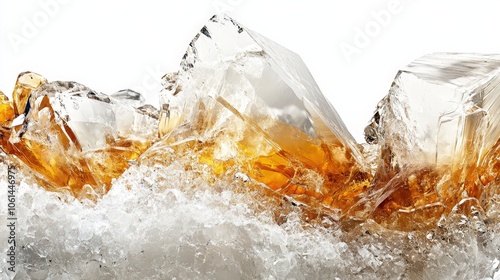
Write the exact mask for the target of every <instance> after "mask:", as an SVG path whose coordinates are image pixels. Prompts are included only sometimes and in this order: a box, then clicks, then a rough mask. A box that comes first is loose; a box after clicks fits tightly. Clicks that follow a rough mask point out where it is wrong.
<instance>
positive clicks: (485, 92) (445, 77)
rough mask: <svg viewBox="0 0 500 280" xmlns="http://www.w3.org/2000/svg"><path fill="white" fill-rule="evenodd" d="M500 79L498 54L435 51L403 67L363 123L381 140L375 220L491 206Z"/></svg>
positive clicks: (410, 219) (399, 222)
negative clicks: (370, 120)
mask: <svg viewBox="0 0 500 280" xmlns="http://www.w3.org/2000/svg"><path fill="white" fill-rule="evenodd" d="M499 85H500V55H479V54H452V53H437V54H431V55H426V56H424V57H422V58H420V59H418V60H416V61H414V62H412V63H411V64H409V65H408V66H407V67H405V68H404V69H403V70H401V71H399V73H398V74H397V76H396V78H395V80H394V82H393V84H392V86H391V89H390V91H389V94H388V95H387V96H386V97H385V98H384V99H383V100H382V101H381V102H380V103H379V105H378V107H377V110H376V112H375V115H374V117H373V119H372V122H371V123H370V125H369V126H368V127H367V128H366V129H365V135H366V140H367V142H370V143H373V144H378V145H379V146H380V155H379V157H378V158H377V161H378V163H377V166H378V167H377V172H376V175H375V178H374V185H373V188H372V189H371V196H370V195H369V196H368V197H369V199H367V205H369V206H368V207H367V208H368V209H374V208H376V209H375V214H374V216H375V219H376V220H378V221H380V222H382V223H385V224H386V225H389V226H396V227H398V228H406V229H414V228H418V227H419V226H422V225H425V224H427V225H428V226H432V225H433V224H434V222H435V219H436V218H438V217H439V216H441V215H442V214H446V213H449V212H450V211H452V210H453V209H462V208H463V209H467V207H462V206H461V207H458V208H457V206H458V205H462V204H463V203H465V205H469V206H471V205H473V206H474V207H479V208H481V207H483V208H485V209H487V208H488V207H490V206H489V198H488V197H491V196H492V195H493V194H494V193H498V191H495V189H497V187H498V172H499V164H498V157H499V156H500V155H499V153H498V151H499V146H500V141H499V138H500V127H499V126H498V123H499V120H500V114H499V113H500V87H499ZM495 186H497V187H495ZM371 211H373V210H371ZM464 211H465V212H467V211H468V210H464ZM415 222H416V223H415Z"/></svg>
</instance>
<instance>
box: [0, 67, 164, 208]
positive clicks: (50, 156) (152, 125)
mask: <svg viewBox="0 0 500 280" xmlns="http://www.w3.org/2000/svg"><path fill="white" fill-rule="evenodd" d="M13 98H14V102H13V103H12V104H9V103H8V101H4V103H5V104H9V106H7V105H5V107H3V108H2V109H3V110H2V115H6V118H5V119H4V123H3V125H2V126H3V129H2V135H1V136H2V137H1V141H0V146H1V147H2V149H3V150H4V151H6V152H7V153H9V154H12V155H15V156H16V157H17V158H18V159H19V160H21V161H22V162H23V163H24V164H26V165H27V166H28V167H29V168H31V169H32V170H33V171H35V172H36V175H37V177H38V178H39V179H40V184H41V185H43V186H45V187H46V188H47V189H51V190H56V191H64V190H68V191H70V192H71V193H73V194H74V195H76V196H79V197H88V198H93V199H95V197H96V195H102V194H104V193H106V191H107V190H108V189H109V187H110V184H111V180H112V179H113V178H117V177H118V176H120V174H121V173H122V172H123V171H124V170H125V169H126V168H128V167H129V161H131V160H134V159H136V158H137V157H138V156H139V155H140V154H141V153H142V152H143V151H144V150H145V149H146V148H147V147H149V146H150V145H151V143H153V142H154V141H155V140H156V138H157V130H158V120H157V118H158V117H157V113H156V117H155V116H154V114H146V113H144V112H143V111H141V110H140V109H137V108H134V107H133V106H132V105H131V102H132V101H133V102H136V103H135V105H142V102H143V100H144V98H143V97H141V96H140V94H137V93H134V92H127V91H123V92H119V93H117V94H116V95H114V96H113V97H111V98H110V97H109V96H107V95H105V94H102V93H98V92H95V91H93V90H91V89H89V88H87V87H85V86H83V85H81V84H78V83H75V82H60V81H55V82H50V83H49V82H47V81H46V79H45V78H43V77H42V76H40V75H38V74H36V73H31V72H26V73H22V74H20V75H19V77H18V80H17V83H16V87H15V89H14V93H13ZM124 100H125V101H124Z"/></svg>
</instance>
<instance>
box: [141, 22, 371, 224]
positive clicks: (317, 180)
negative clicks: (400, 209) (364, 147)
mask: <svg viewBox="0 0 500 280" xmlns="http://www.w3.org/2000/svg"><path fill="white" fill-rule="evenodd" d="M164 82H165V88H166V93H165V94H164V96H163V105H162V108H163V110H162V112H161V113H160V133H161V134H162V135H165V137H164V138H163V139H162V141H161V142H160V143H158V144H157V145H156V146H155V147H153V148H152V149H150V150H149V151H148V152H146V153H145V155H144V156H143V158H144V159H145V160H146V159H150V158H155V157H156V158H167V154H168V152H166V151H170V150H171V149H173V150H174V153H175V158H183V157H190V158H191V159H192V160H193V161H194V162H199V163H202V164H207V165H208V166H209V167H210V168H212V169H213V172H214V173H215V174H225V173H227V172H235V171H241V172H243V173H245V174H247V175H248V176H250V178H251V179H253V180H256V181H257V182H260V183H262V184H263V186H266V187H269V188H271V189H272V190H274V191H276V192H277V193H279V194H283V195H287V196H289V197H292V198H293V199H295V200H296V201H298V202H303V203H306V204H307V205H319V206H321V207H326V208H329V209H330V210H335V211H339V210H340V214H341V212H342V211H343V210H346V209H348V208H349V207H350V206H351V205H352V204H353V203H355V202H356V201H357V199H358V195H359V194H360V193H362V192H364V191H365V190H366V188H367V187H368V185H369V181H370V179H371V175H370V174H369V173H368V172H367V171H366V167H365V165H364V160H363V157H362V155H361V151H360V148H359V147H358V145H357V144H356V142H355V141H354V139H353V138H352V136H351V135H350V134H349V132H348V130H347V129H346V127H345V125H344V123H343V122H342V120H341V119H340V117H339V116H338V114H337V112H336V111H335V109H334V108H333V106H332V105H331V104H330V103H329V102H328V101H327V100H326V98H325V97H324V96H323V95H322V93H321V91H320V90H319V88H318V86H317V85H316V83H315V81H314V79H313V78H312V76H311V74H310V73H309V71H308V69H307V67H306V66H305V65H304V63H303V61H302V60H301V59H300V57H299V56H298V55H297V54H295V53H293V52H291V51H289V50H287V49H285V48H283V47H282V46H280V45H278V44H276V43H274V42H273V41H271V40H269V39H267V38H264V37H263V36H261V35H259V34H257V33H255V32H253V31H251V30H248V29H247V28H245V27H243V26H241V25H240V24H238V23H236V22H235V21H233V20H232V19H230V18H228V17H217V16H215V17H213V18H212V19H211V20H210V21H209V22H208V23H207V25H206V26H204V27H203V28H202V29H201V31H200V33H198V34H197V35H196V36H195V38H194V39H193V41H192V42H191V44H190V45H189V48H188V50H187V52H186V54H185V55H184V58H183V60H182V62H181V69H180V71H179V72H178V73H175V74H168V75H166V76H165V77H164ZM337 214H339V213H336V214H335V215H337Z"/></svg>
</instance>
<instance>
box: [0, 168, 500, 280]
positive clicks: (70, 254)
mask: <svg viewBox="0 0 500 280" xmlns="http://www.w3.org/2000/svg"><path fill="white" fill-rule="evenodd" d="M6 171H7V166H5V165H4V164H0V172H1V173H0V174H1V182H0V186H2V190H3V191H1V192H0V201H1V203H0V206H1V208H0V221H2V224H3V223H6V221H7V219H6V218H7V217H6V208H7V207H6V204H7V203H6V201H7V191H6V188H5V186H7V183H6ZM144 174H146V175H147V176H148V178H149V179H146V180H143V179H142V178H144ZM18 176H21V175H18ZM155 176H157V177H155ZM189 176H190V174H189V173H186V172H185V171H184V169H183V168H181V167H180V166H176V165H175V164H174V165H172V166H170V167H169V168H163V169H161V172H160V169H155V168H145V167H143V169H142V170H139V168H131V169H130V170H129V171H127V172H126V173H125V174H124V176H122V177H121V178H120V179H119V180H117V181H116V182H115V183H114V186H113V188H112V190H111V191H110V192H109V194H108V195H106V196H105V197H104V198H103V199H102V201H100V202H99V203H98V204H97V205H96V206H94V207H88V206H85V205H83V204H82V203H80V202H78V201H75V200H73V201H69V202H62V201H61V200H60V199H59V198H58V196H59V197H60V196H61V195H58V194H54V193H49V192H46V191H45V190H42V189H40V188H38V187H36V186H30V185H28V184H26V183H22V184H21V186H20V188H19V192H18V194H17V213H18V222H17V223H18V227H17V229H16V238H17V242H18V250H17V260H18V263H17V265H16V269H17V275H15V277H14V279H46V278H49V279H168V278H173V277H177V278H178V279H491V278H494V279H500V273H499V272H498V269H499V261H498V259H497V258H498V257H500V227H499V226H498V225H495V224H493V225H490V226H489V228H488V232H487V233H486V234H484V235H482V236H478V234H477V233H474V231H473V230H470V229H467V228H465V229H464V230H463V231H461V232H459V231H457V233H456V234H457V235H458V237H457V240H459V242H454V241H446V240H441V239H440V238H439V239H438V238H434V239H432V240H426V239H420V240H419V239H417V240H415V239H412V238H411V234H407V233H397V232H396V233H389V234H385V235H380V234H376V233H375V234H374V233H373V232H372V233H366V234H363V235H362V236H361V237H359V238H358V239H357V240H355V241H345V242H343V241H341V240H343V239H342V237H343V236H345V235H346V233H345V232H342V231H341V230H340V229H324V228H308V229H304V228H303V227H302V225H303V222H302V221H301V220H300V219H299V218H297V217H289V219H288V222H286V223H284V224H283V225H281V226H279V225H277V224H276V223H275V222H274V221H273V220H272V219H271V218H270V217H271V215H270V213H256V212H255V211H254V210H253V209H252V207H251V205H250V204H249V202H251V198H250V197H248V196H249V195H250V194H237V193H234V192H232V191H230V190H220V187H224V186H219V190H217V188H216V189H214V188H209V187H207V186H204V185H203V184H202V183H199V182H197V181H196V179H195V178H194V177H189ZM159 177H162V178H168V180H169V181H168V185H169V186H168V187H169V189H167V190H164V191H155V190H154V189H155V185H154V183H153V184H152V185H153V187H152V188H150V187H147V186H148V185H151V183H152V182H154V181H156V180H158V179H159ZM18 179H19V177H18ZM187 181H191V182H192V183H186V182H187ZM148 182H149V183H148ZM186 184H192V186H193V188H189V186H188V188H186V187H184V188H182V189H183V190H184V191H181V188H176V186H181V185H184V186H185V185H186ZM127 185H128V186H130V187H131V188H130V189H127V187H126V186H127ZM194 187H195V188H194ZM152 189H153V190H152ZM186 189H191V192H190V193H188V192H186V191H185V190H186ZM292 216H293V215H292ZM5 228H6V227H5V226H2V230H1V231H0V249H1V252H2V254H1V256H0V278H1V279H9V278H11V277H13V276H14V275H13V274H11V273H8V271H7V270H6V269H7V264H6V260H5V257H6V255H5V252H6V245H7V232H6V230H5ZM387 236H394V237H389V238H388V237H387ZM410 240H411V241H410Z"/></svg>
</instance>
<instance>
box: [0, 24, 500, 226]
mask: <svg viewBox="0 0 500 280" xmlns="http://www.w3.org/2000/svg"><path fill="white" fill-rule="evenodd" d="M499 84H500V58H499V56H494V55H470V54H469V55H467V54H432V55H428V56H425V57H423V58H421V59H418V60H416V61H415V62H413V63H411V64H410V65H408V66H407V67H406V68H405V69H403V70H401V71H400V72H399V73H398V75H397V76H396V79H395V81H394V83H393V85H392V87H391V89H390V92H389V94H388V95H387V96H386V97H385V98H384V99H383V100H382V101H381V102H380V103H379V105H378V107H377V109H376V112H375V115H374V117H373V120H372V122H371V123H370V125H369V126H368V127H367V128H366V129H365V134H366V139H367V142H368V143H369V144H371V146H369V145H367V144H364V145H360V144H358V143H356V141H355V140H354V139H353V137H352V136H351V135H350V133H349V131H348V130H347V128H346V127H345V125H344V124H343V122H342V120H341V119H340V117H339V116H338V114H337V112H336V111H335V109H334V108H333V106H331V104H330V103H329V102H328V101H327V100H326V98H325V97H324V96H323V95H322V93H321V91H320V90H319V88H318V86H317V85H316V83H315V82H314V79H313V78H312V76H311V74H310V73H309V71H308V70H307V67H306V66H305V65H304V63H303V62H302V60H301V59H300V57H298V56H297V55H296V54H295V53H293V52H291V51H289V50H287V49H285V48H283V47H281V46H279V45H277V44H276V43H274V42H272V41H270V40H269V39H267V38H264V37H262V36H261V35H259V34H257V33H255V32H253V31H251V30H248V29H246V28H244V27H243V26H241V25H239V24H238V23H236V22H235V21H233V20H232V19H230V18H228V17H213V18H212V19H211V20H210V21H209V22H208V23H207V25H206V26H204V27H203V29H202V31H201V32H200V33H199V34H198V35H196V36H195V38H194V39H193V41H192V42H191V43H190V45H189V48H188V50H187V52H186V54H185V55H184V57H183V60H182V62H181V68H180V70H179V72H177V73H173V74H167V75H165V77H164V85H165V91H164V92H162V94H161V102H160V103H161V104H160V108H161V110H160V112H159V113H157V112H156V109H154V108H153V107H151V106H148V105H143V103H142V102H143V101H142V100H143V98H142V97H141V96H140V94H138V93H135V92H132V91H122V92H119V93H117V94H114V95H111V96H107V95H104V94H101V93H97V92H95V91H92V90H90V89H88V88H86V87H85V86H83V85H80V84H77V83H73V82H51V83H48V82H47V81H46V80H45V79H44V78H43V77H41V76H39V75H37V74H34V73H29V72H28V73H22V74H21V75H20V76H19V78H18V81H17V83H16V87H15V90H14V92H13V102H9V101H8V98H7V97H6V96H5V95H3V94H1V95H0V117H1V120H2V121H1V122H2V129H1V141H0V146H1V147H2V149H3V150H4V151H5V152H6V153H8V154H11V155H14V156H16V157H17V158H18V159H19V160H20V161H22V162H23V163H24V164H25V165H26V166H27V167H28V168H29V169H30V170H32V171H35V172H36V174H37V178H38V180H39V182H40V185H42V186H44V187H46V188H47V189H49V190H56V191H65V190H67V191H70V192H71V193H72V194H74V195H75V196H77V197H81V198H85V197H88V198H96V197H98V196H99V195H102V194H104V193H106V192H107V191H108V190H109V188H110V186H111V181H112V179H113V178H117V177H118V176H120V174H122V173H123V171H124V170H125V169H127V168H128V167H129V166H130V162H131V161H135V160H137V163H138V165H145V166H168V165H169V164H172V163H174V162H175V163H176V164H181V165H183V167H184V170H186V171H187V172H198V171H200V170H202V172H201V171H200V172H199V174H200V176H202V178H203V179H204V180H206V181H207V182H209V183H215V182H216V181H219V182H220V181H222V182H224V183H226V184H227V185H228V186H230V185H234V184H235V181H238V180H239V179H238V178H241V177H242V176H243V177H245V178H248V179H245V180H244V182H243V183H242V185H241V186H242V187H243V188H247V189H253V190H257V191H258V192H259V193H260V194H262V196H258V197H257V198H256V199H257V200H259V203H261V202H262V201H264V202H265V204H266V205H268V207H270V208H272V209H275V214H276V219H277V221H278V222H279V221H282V220H283V215H282V214H283V213H286V212H287V211H288V210H287V209H289V208H287V207H288V206H287V203H288V204H289V205H296V206H300V207H301V208H302V209H303V213H304V218H305V219H308V220H311V219H314V218H318V217H320V218H324V217H327V218H329V220H336V221H342V222H343V224H345V225H352V224H356V223H358V222H363V221H365V220H366V219H373V220H375V221H376V222H378V223H379V224H381V225H383V226H385V227H388V228H396V229H401V230H417V229H425V228H429V227H435V226H436V224H437V221H438V220H439V219H440V218H442V217H445V216H446V215H448V214H449V213H450V212H453V211H455V212H456V211H459V212H460V211H461V212H462V213H464V214H467V213H469V212H470V211H471V209H472V207H474V209H482V210H484V211H487V210H488V209H489V208H491V207H493V206H492V204H491V198H492V197H494V196H495V195H500V193H499V191H498V189H499V186H500V184H499V178H498V177H499V176H498V174H499V168H500V166H499V163H498V162H499V157H500V147H499V146H500V144H499V143H500V141H499V137H500V128H498V127H499V126H498V121H499V120H500V108H499V106H500V94H499V90H498V89H497V88H499V87H498V85H499ZM353 106H355V105H353ZM158 136H160V138H158ZM196 170H198V171H196ZM284 201H285V202H284ZM319 220H320V219H319Z"/></svg>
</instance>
